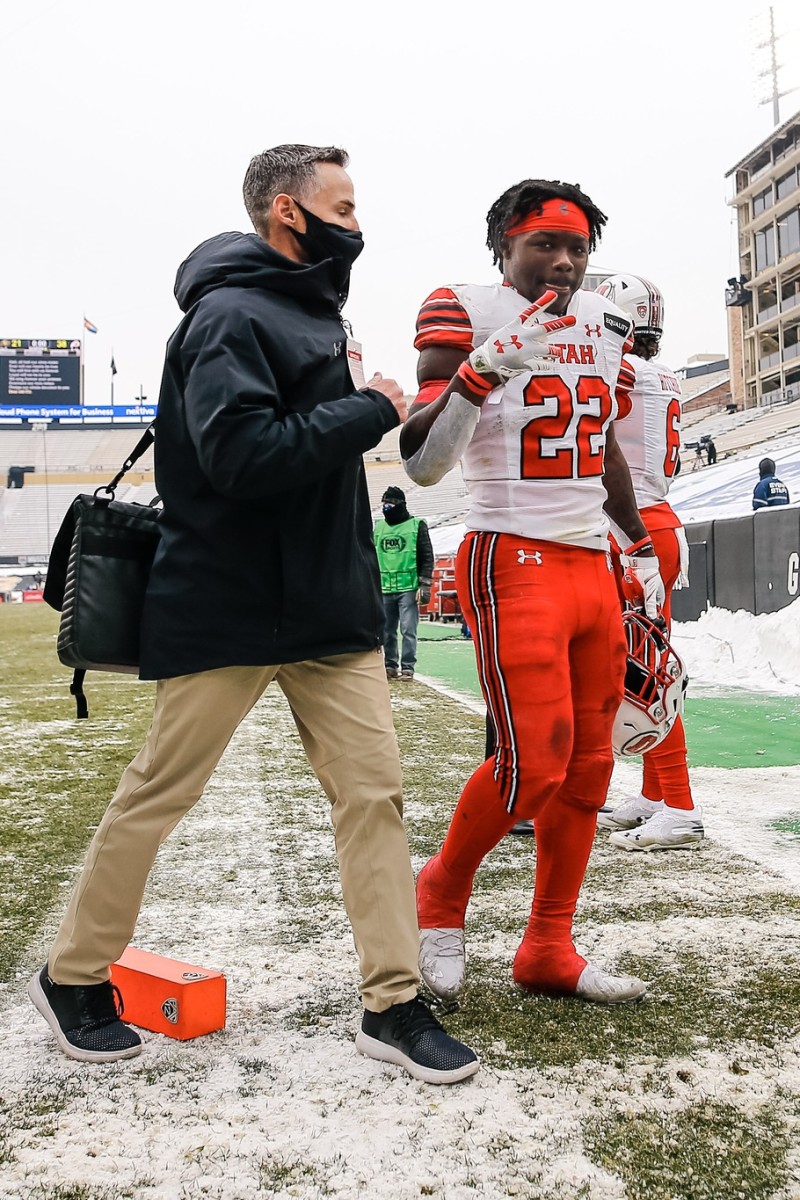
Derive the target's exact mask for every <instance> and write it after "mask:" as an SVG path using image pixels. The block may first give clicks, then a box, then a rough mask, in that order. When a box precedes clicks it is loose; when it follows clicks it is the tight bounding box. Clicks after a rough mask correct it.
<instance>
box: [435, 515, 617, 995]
mask: <svg viewBox="0 0 800 1200" xmlns="http://www.w3.org/2000/svg"><path fill="white" fill-rule="evenodd" d="M456 586H457V588H458V596H459V601H460V604H461V610H462V612H463V614H464V617H465V619H466V622H467V624H468V625H469V628H470V629H471V630H472V638H473V644H474V646H475V653H476V656H477V660H478V673H479V676H480V682H481V687H482V689H483V695H484V699H485V701H486V707H487V710H488V713H489V717H490V719H491V722H492V724H493V726H494V734H495V753H494V757H493V758H491V759H488V760H487V761H486V762H484V763H483V764H482V765H481V766H480V767H478V769H477V770H476V771H475V772H474V774H473V775H472V776H471V777H470V779H469V780H468V781H467V784H466V786H465V788H464V791H463V792H462V794H461V798H460V799H459V801H458V804H457V806H456V810H455V813H454V814H453V819H452V821H451V823H450V828H449V830H448V833H447V836H446V838H445V841H444V845H443V846H442V851H441V854H440V856H439V857H438V859H437V860H436V863H435V865H433V866H434V872H435V876H436V877H437V878H435V879H431V883H432V884H435V885H437V884H438V886H437V888H436V890H437V891H439V890H445V889H446V891H447V893H448V896H449V897H450V904H449V905H447V906H443V907H442V908H441V909H440V911H438V912H437V913H436V915H435V918H432V919H434V923H435V924H443V925H455V926H460V925H463V918H464V910H465V909H466V904H467V901H468V899H469V894H470V892H471V890H472V880H473V876H474V874H475V872H476V871H477V869H478V867H479V866H480V864H481V862H482V860H483V859H484V857H485V856H486V854H487V853H488V852H489V851H490V850H491V849H492V848H493V847H494V846H496V845H497V843H498V842H499V841H500V840H501V838H503V837H504V836H505V834H506V833H507V832H508V830H509V829H510V828H511V826H512V825H513V824H514V823H515V822H516V821H517V820H519V819H524V818H533V819H534V820H535V838H536V885H535V890H534V899H533V908H532V910H531V919H530V922H529V926H528V932H527V933H526V941H528V939H529V938H530V939H533V940H534V941H535V942H536V944H537V945H540V946H545V947H550V946H552V947H555V946H556V945H557V946H560V947H562V949H565V948H566V946H568V947H569V950H570V952H571V954H572V955H573V957H574V959H575V960H576V961H580V962H582V960H577V956H575V955H574V951H572V949H571V940H570V937H571V926H572V917H573V914H574V911H575V904H576V902H577V898H578V892H579V890H580V886H581V883H582V882H583V877H584V874H585V872H586V864H587V861H588V858H589V853H590V850H591V847H592V841H593V838H594V832H595V826H596V813H597V810H598V809H599V808H600V807H601V806H602V804H603V802H604V800H605V796H606V791H607V789H608V782H609V779H610V777H611V769H612V764H613V759H612V752H611V729H612V726H613V722H614V716H615V714H616V712H617V709H618V708H619V705H620V701H621V699H622V686H623V672H624V663H625V645H624V641H623V636H622V623H621V614H620V608H619V599H618V597H617V591H616V586H615V584H614V578H613V575H612V574H611V571H610V566H609V558H608V556H607V555H606V554H604V553H601V552H598V551H595V550H585V549H580V548H577V547H574V546H565V545H560V544H556V543H553V542H542V541H533V540H530V539H526V538H521V537H516V536H513V535H511V534H495V533H470V534H468V535H467V537H466V538H465V540H464V542H463V543H462V545H461V548H460V550H459V553H458V560H457V564H456ZM565 944H566V945H565ZM576 969H577V968H576ZM579 973H580V971H579V969H578V970H577V974H579ZM577 974H576V975H575V979H574V980H572V983H574V982H575V980H576V979H577Z"/></svg>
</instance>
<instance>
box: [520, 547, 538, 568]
mask: <svg viewBox="0 0 800 1200" xmlns="http://www.w3.org/2000/svg"><path fill="white" fill-rule="evenodd" d="M517 562H518V563H519V565H520V566H523V565H524V564H525V563H526V562H535V563H536V565H537V567H540V566H541V565H542V556H541V553H540V552H539V551H538V550H534V551H533V553H532V554H527V553H526V552H525V551H524V550H518V551H517Z"/></svg>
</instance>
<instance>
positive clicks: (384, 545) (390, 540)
mask: <svg viewBox="0 0 800 1200" xmlns="http://www.w3.org/2000/svg"><path fill="white" fill-rule="evenodd" d="M407 545H408V541H407V540H406V538H404V537H403V535H402V533H396V534H395V535H394V536H393V537H382V538H381V550H383V551H384V552H388V551H391V550H405V548H406V546H407Z"/></svg>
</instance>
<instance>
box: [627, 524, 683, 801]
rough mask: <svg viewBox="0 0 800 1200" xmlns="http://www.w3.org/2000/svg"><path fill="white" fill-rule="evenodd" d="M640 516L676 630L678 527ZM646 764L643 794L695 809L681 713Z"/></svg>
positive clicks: (667, 614) (668, 618)
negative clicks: (674, 598) (657, 524)
mask: <svg viewBox="0 0 800 1200" xmlns="http://www.w3.org/2000/svg"><path fill="white" fill-rule="evenodd" d="M640 515H641V518H642V520H643V521H644V524H645V528H647V531H648V533H649V534H650V537H651V538H652V540H653V549H654V550H655V552H656V554H657V555H658V561H659V563H660V564H661V578H662V579H663V580H664V587H665V589H666V593H667V598H666V601H665V603H664V609H663V612H664V619H665V620H666V622H667V632H669V631H670V630H671V629H672V588H673V585H674V583H675V580H676V579H677V578H678V575H679V574H680V569H681V561H680V547H679V545H678V539H677V537H676V536H675V530H674V529H650V528H649V526H648V514H647V509H645V510H644V511H643V512H642V513H641V514H640ZM642 763H643V766H644V772H643V777H642V795H643V796H646V797H647V799H648V800H662V799H663V801H664V803H665V804H666V805H668V807H669V808H694V801H693V799H692V789H691V786H690V784H689V767H688V763H687V756H686V732H685V730H684V727H683V720H682V718H681V717H680V716H678V718H677V719H676V721H675V724H674V725H673V726H672V729H670V731H669V733H668V734H667V736H666V737H665V738H664V740H663V742H659V744H658V745H657V746H654V747H653V749H652V750H648V752H647V753H646V754H645V755H643V758H642Z"/></svg>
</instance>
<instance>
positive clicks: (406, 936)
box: [49, 651, 419, 1012]
mask: <svg viewBox="0 0 800 1200" xmlns="http://www.w3.org/2000/svg"><path fill="white" fill-rule="evenodd" d="M273 679H275V680H277V682H278V685H279V687H280V688H281V690H282V691H283V693H284V695H285V696H286V699H287V701H288V702H289V706H290V708H291V711H292V715H293V716H294V720H295V723H296V725H297V729H298V731H299V733H300V737H301V738H302V741H303V745H304V747H305V750H306V753H307V755H308V758H309V761H310V763H311V765H312V767H313V768H314V771H315V773H316V775H317V778H318V779H319V781H320V783H321V784H322V786H323V788H324V789H325V792H326V794H327V796H328V798H329V800H330V802H331V805H332V820H333V827H334V831H335V838H336V853H337V856H338V859H339V869H340V872H341V880H342V892H343V895H344V903H345V907H346V909H347V914H348V916H349V918H350V923H351V926H352V929H353V936H354V939H355V944H356V949H357V951H358V956H359V961H360V965H361V994H362V998H363V1001H364V1004H365V1006H366V1007H367V1008H369V1009H372V1010H374V1011H376V1012H381V1011H383V1010H384V1009H385V1008H388V1007H390V1005H392V1004H401V1003H403V1002H404V1001H406V1000H410V999H411V998H412V997H413V996H414V995H415V994H416V989H417V983H418V981H419V976H418V972H417V955H418V932H417V917H416V907H415V902H414V881H413V876H412V873H411V862H410V859H409V854H408V843H407V841H406V834H405V829H404V827H403V820H402V779H401V772H400V758H399V753H398V748H397V739H396V736H395V731H394V725H393V722H392V710H391V704H390V701H389V690H388V687H387V684H386V672H385V669H384V663H383V656H382V655H381V654H380V653H379V652H375V651H373V652H371V653H359V654H341V655H336V656H335V657H332V658H325V659H317V660H314V661H310V662H300V663H289V664H286V665H278V666H269V667H225V668H223V669H221V670H217V671H203V672H201V673H199V674H197V675H184V676H180V677H178V678H176V679H164V680H160V681H159V683H158V685H157V692H156V705H155V711H154V714H153V722H152V725H151V726H150V730H149V732H148V735H147V741H146V742H145V744H144V746H143V747H142V749H141V750H140V752H139V753H138V754H137V756H136V758H135V759H134V760H133V762H132V763H131V764H130V766H129V767H128V768H127V769H126V771H125V772H124V774H123V776H122V779H121V780H120V783H119V787H118V788H117V791H116V794H115V795H114V798H113V800H112V801H111V804H110V805H109V807H108V809H107V811H106V814H105V816H104V817H103V820H102V821H101V823H100V825H99V827H98V829H97V832H96V834H95V836H94V838H93V840H92V844H91V846H90V847H89V853H88V856H87V859H86V863H85V865H84V868H83V871H82V873H81V876H80V878H79V880H78V883H77V885H76V887H75V890H74V892H73V894H72V897H71V899H70V903H69V907H68V908H67V912H66V914H65V916H64V919H63V921H62V923H61V926H60V928H59V930H58V933H57V935H56V939H55V942H54V943H53V947H52V949H51V952H50V957H49V968H50V976H51V978H52V979H53V980H54V982H56V983H63V984H83V985H86V984H93V983H100V982H102V981H103V980H106V979H108V976H109V965H110V963H112V962H114V961H116V959H117V958H119V956H120V954H122V952H123V950H124V949H125V947H126V946H127V944H128V942H129V941H130V939H131V937H132V936H133V930H134V927H135V925H136V918H137V915H138V912H139V908H140V906H141V903H142V896H143V894H144V888H145V884H146V882H147V877H148V874H149V872H150V869H151V867H152V865H153V862H154V860H155V856H156V852H157V850H158V847H159V845H160V844H161V842H162V841H163V840H164V839H165V838H166V837H167V836H168V835H169V833H170V832H171V831H172V830H173V829H174V828H175V826H176V825H177V824H178V822H179V821H180V819H181V817H182V816H183V815H184V814H185V813H187V812H188V811H189V809H190V808H191V807H192V806H193V805H194V804H195V803H196V802H197V801H198V800H199V799H200V796H201V795H202V793H203V789H204V788H205V785H206V783H207V782H208V779H209V777H210V776H211V774H212V772H213V770H214V768H215V767H216V765H217V763H218V762H219V760H220V758H221V756H222V752H223V751H224V749H225V747H226V746H227V744H228V742H229V741H230V739H231V737H232V736H233V734H234V732H235V730H236V728H237V726H238V725H239V724H240V722H241V721H242V720H243V719H244V717H245V716H246V715H247V713H248V712H249V711H250V709H251V708H252V707H253V705H254V704H255V703H256V701H257V700H258V698H259V697H260V696H261V694H262V693H263V691H264V689H265V688H266V687H267V685H268V684H269V683H270V682H271V681H272V680H273Z"/></svg>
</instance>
